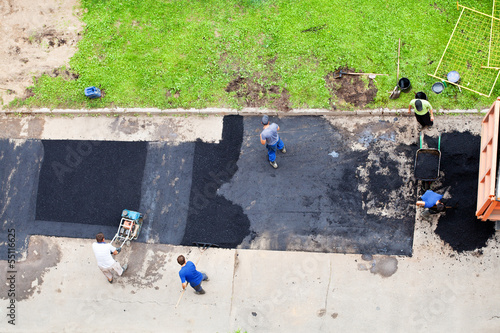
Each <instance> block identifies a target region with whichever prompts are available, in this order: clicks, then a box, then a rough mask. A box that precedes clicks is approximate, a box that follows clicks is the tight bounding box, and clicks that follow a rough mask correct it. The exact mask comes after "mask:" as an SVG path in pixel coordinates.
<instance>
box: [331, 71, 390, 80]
mask: <svg viewBox="0 0 500 333" xmlns="http://www.w3.org/2000/svg"><path fill="white" fill-rule="evenodd" d="M342 75H368V77H369V78H370V79H374V78H375V77H376V76H377V75H389V74H378V73H377V74H376V73H347V72H343V71H342V70H340V71H339V72H338V74H337V75H336V76H335V78H336V79H340V78H341V77H342Z"/></svg>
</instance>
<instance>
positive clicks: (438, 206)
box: [417, 190, 446, 213]
mask: <svg viewBox="0 0 500 333" xmlns="http://www.w3.org/2000/svg"><path fill="white" fill-rule="evenodd" d="M442 198H443V196H442V195H441V194H438V193H436V192H433V191H431V190H427V191H425V193H424V195H422V197H421V198H420V199H421V200H419V201H417V206H418V207H424V208H428V209H429V211H430V212H431V213H439V212H443V211H444V210H445V209H446V206H445V205H444V203H443V202H441V199H442Z"/></svg>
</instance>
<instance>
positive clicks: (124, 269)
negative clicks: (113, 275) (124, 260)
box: [122, 264, 128, 275]
mask: <svg viewBox="0 0 500 333" xmlns="http://www.w3.org/2000/svg"><path fill="white" fill-rule="evenodd" d="M127 268H128V264H125V265H123V266H122V269H123V272H122V275H123V273H125V271H126V270H127Z"/></svg>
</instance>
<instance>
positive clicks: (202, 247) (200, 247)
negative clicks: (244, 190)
mask: <svg viewBox="0 0 500 333" xmlns="http://www.w3.org/2000/svg"><path fill="white" fill-rule="evenodd" d="M193 245H196V246H197V247H198V250H200V252H201V254H200V257H199V258H198V260H197V261H196V264H195V266H196V265H198V263H199V262H200V259H201V256H202V255H203V253H205V251H206V250H208V248H209V247H219V245H217V244H212V243H201V242H193ZM185 291H186V289H182V291H181V295H180V296H179V299H178V300H177V304H175V308H176V309H177V306H178V305H179V303H180V302H181V299H182V296H183V295H184V292H185Z"/></svg>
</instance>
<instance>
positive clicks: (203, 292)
mask: <svg viewBox="0 0 500 333" xmlns="http://www.w3.org/2000/svg"><path fill="white" fill-rule="evenodd" d="M195 293H196V294H198V295H203V294H205V290H203V289H202V290H200V291H195Z"/></svg>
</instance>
